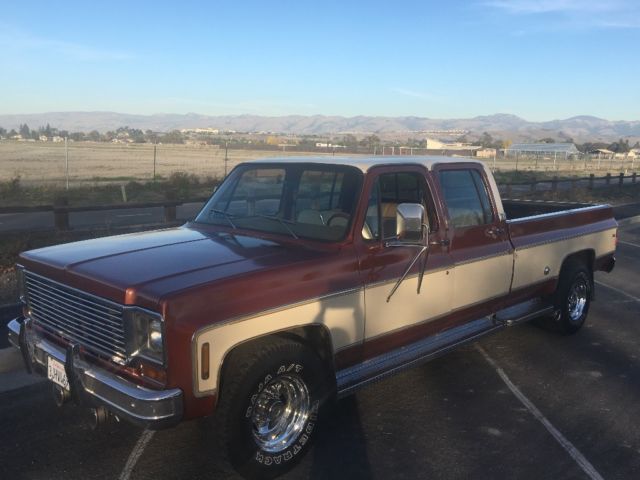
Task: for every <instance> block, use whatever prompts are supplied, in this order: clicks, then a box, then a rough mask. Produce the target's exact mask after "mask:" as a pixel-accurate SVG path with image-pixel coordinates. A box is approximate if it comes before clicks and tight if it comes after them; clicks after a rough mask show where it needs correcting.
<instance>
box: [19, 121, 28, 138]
mask: <svg viewBox="0 0 640 480" xmlns="http://www.w3.org/2000/svg"><path fill="white" fill-rule="evenodd" d="M19 132H20V135H22V138H29V137H30V136H31V131H30V130H29V125H27V124H26V123H25V124H24V125H23V124H20V128H19Z"/></svg>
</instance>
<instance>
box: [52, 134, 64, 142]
mask: <svg viewBox="0 0 640 480" xmlns="http://www.w3.org/2000/svg"><path fill="white" fill-rule="evenodd" d="M51 141H52V142H53V143H62V142H64V138H63V137H60V136H58V135H55V136H53V137H51Z"/></svg>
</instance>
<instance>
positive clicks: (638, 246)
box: [618, 240, 640, 248]
mask: <svg viewBox="0 0 640 480" xmlns="http://www.w3.org/2000/svg"><path fill="white" fill-rule="evenodd" d="M618 243H621V244H623V245H629V246H631V247H637V248H640V245H638V244H637V243H631V242H625V241H624V240H618Z"/></svg>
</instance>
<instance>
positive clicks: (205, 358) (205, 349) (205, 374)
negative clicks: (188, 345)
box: [200, 342, 209, 380]
mask: <svg viewBox="0 0 640 480" xmlns="http://www.w3.org/2000/svg"><path fill="white" fill-rule="evenodd" d="M200 372H201V373H200V376H201V377H202V380H208V379H209V342H206V343H204V344H203V345H202V352H201V358H200Z"/></svg>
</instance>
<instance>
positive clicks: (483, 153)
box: [476, 148, 497, 158]
mask: <svg viewBox="0 0 640 480" xmlns="http://www.w3.org/2000/svg"><path fill="white" fill-rule="evenodd" d="M496 153H497V151H496V149H495V148H481V149H480V150H476V157H478V158H493V157H495V156H496Z"/></svg>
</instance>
